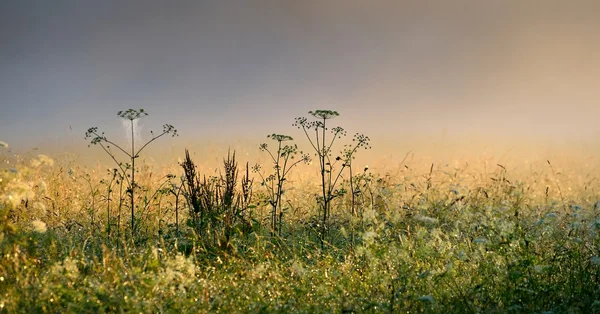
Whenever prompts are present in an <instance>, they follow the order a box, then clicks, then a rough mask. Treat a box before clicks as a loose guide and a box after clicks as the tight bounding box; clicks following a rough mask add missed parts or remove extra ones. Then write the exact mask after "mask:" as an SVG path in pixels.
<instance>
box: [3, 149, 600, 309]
mask: <svg viewBox="0 0 600 314" xmlns="http://www.w3.org/2000/svg"><path fill="white" fill-rule="evenodd" d="M2 156H5V157H1V158H2V159H3V160H2V161H3V164H5V165H7V166H6V167H5V168H3V169H2V170H0V178H1V179H2V180H1V181H0V204H1V205H0V254H1V255H0V256H1V257H0V312H7V313H14V312H52V313H56V312H60V313H65V312H70V313H86V312H93V313H97V312H142V313H150V312H168V313H172V312H185V313H190V312H191V313H194V312H225V313H230V312H249V313H260V312H265V313H271V312H283V313H287V312H306V313H322V312H326V313H329V312H338V313H339V312H345V313H349V312H356V313H371V312H373V313H374V312H394V313H404V312H407V313H419V312H424V313H474V312H485V313H532V312H537V313H541V312H546V313H565V312H570V313H596V312H600V286H599V284H600V281H599V275H600V252H599V249H600V247H599V245H598V241H599V231H600V219H599V218H600V216H599V215H600V203H599V201H600V194H599V193H598V191H599V190H598V188H599V183H598V182H597V180H595V172H594V171H595V169H596V168H594V167H591V169H590V168H584V167H583V166H581V167H580V168H576V167H575V164H573V163H571V164H570V163H569V162H568V161H561V162H556V163H554V162H553V164H552V166H553V167H554V168H550V165H549V164H548V163H547V162H546V160H540V161H537V162H531V164H530V167H529V168H528V169H525V170H524V169H523V168H524V167H520V166H519V163H518V162H515V163H514V167H509V166H507V165H501V166H500V165H498V166H496V165H494V166H493V167H492V166H490V165H489V164H487V163H486V167H485V168H483V167H479V168H478V167H475V166H474V165H475V163H473V162H472V163H471V166H465V165H464V162H462V161H461V163H458V164H459V165H460V166H452V165H442V164H440V165H437V164H436V165H434V167H430V166H431V164H426V163H416V162H413V163H410V164H407V165H406V167H404V166H405V165H404V164H401V165H399V166H398V169H393V171H388V173H381V174H378V173H369V175H368V176H366V177H365V178H363V179H362V180H361V181H360V182H361V183H360V186H361V191H360V194H358V195H357V196H356V199H355V201H356V202H357V203H356V204H355V205H356V211H357V213H358V215H352V208H351V204H350V195H345V196H343V197H339V198H336V199H335V200H333V201H332V207H331V217H330V224H329V225H328V228H327V237H326V243H325V244H326V245H325V246H324V248H323V249H322V248H321V246H322V244H321V241H320V240H321V233H322V231H321V230H322V229H321V226H319V223H320V222H321V219H320V218H316V217H320V216H318V215H319V214H320V213H321V209H320V207H319V205H318V203H317V200H316V198H315V197H314V195H315V194H318V193H319V188H320V187H319V186H318V184H315V183H310V182H315V181H316V182H318V178H317V176H316V175H315V174H314V173H313V174H307V173H306V172H305V171H306V169H311V168H299V170H298V173H297V174H296V175H295V176H294V177H292V178H290V179H289V182H286V185H288V186H289V187H288V191H287V192H286V194H285V195H284V199H283V202H282V203H283V204H286V205H285V206H283V208H282V211H283V212H284V213H285V215H284V216H283V220H282V221H281V226H282V227H281V230H280V231H281V235H280V236H276V235H273V234H272V232H271V228H270V219H271V217H270V211H271V208H270V206H269V204H264V203H260V202H258V201H260V200H261V196H260V194H261V193H264V191H261V187H260V186H255V187H254V193H255V194H254V196H255V200H256V201H257V203H259V204H258V205H257V206H250V208H249V210H248V212H246V213H244V215H245V216H244V217H243V218H244V219H245V220H244V221H246V222H250V223H251V228H247V229H243V230H242V229H241V228H240V229H235V230H237V231H236V233H235V234H234V235H233V236H232V237H231V238H230V240H229V243H227V244H226V245H223V243H216V244H214V245H211V244H210V243H209V244H207V242H206V241H203V239H199V238H198V237H197V235H196V234H195V233H194V228H193V226H189V225H187V224H186V223H185V221H186V219H187V217H188V206H187V204H186V203H185V201H181V200H180V201H181V203H180V204H178V206H179V207H180V208H183V209H184V210H182V211H181V212H180V213H179V214H180V220H181V224H180V226H179V227H180V232H179V233H178V232H176V231H175V224H174V223H175V213H174V208H175V195H174V194H173V193H158V194H155V192H154V190H155V189H157V188H158V187H159V186H160V185H161V184H163V181H164V180H163V179H161V178H164V176H163V174H162V172H164V173H181V168H179V167H178V166H177V165H175V166H173V167H171V169H166V170H164V171H162V170H161V171H156V170H154V169H153V167H151V166H149V165H145V166H144V167H145V168H144V171H140V173H139V174H137V175H136V180H137V182H139V185H140V187H141V188H140V190H139V192H136V203H137V204H142V205H144V204H145V205H144V206H143V208H145V209H144V210H139V211H136V215H137V216H136V217H134V219H136V227H135V228H136V232H137V234H136V239H135V241H133V240H132V239H131V237H130V236H129V235H128V231H129V230H128V228H130V226H129V224H127V223H123V222H127V221H128V220H129V218H130V217H129V216H128V214H129V212H130V211H128V208H127V204H128V202H127V200H128V198H127V197H128V196H127V195H125V194H122V195H120V196H119V190H118V189H117V188H113V190H112V191H110V192H109V191H108V190H107V185H106V182H108V181H110V178H111V175H110V173H108V172H106V170H104V169H100V168H98V169H88V168H83V167H79V166H77V164H76V163H75V162H74V161H73V160H69V159H67V158H62V159H60V160H51V159H49V158H47V157H45V156H37V157H35V156H27V157H26V158H25V157H18V158H17V157H14V156H8V155H7V154H4V155H2ZM7 162H8V163H7ZM560 165H566V166H564V167H560ZM570 165H573V167H572V168H571V169H569V168H567V166H570ZM307 167H308V166H307ZM559 168H560V169H559ZM302 169H304V170H302ZM506 169H509V170H506ZM511 169H516V170H511ZM303 171H304V172H303ZM101 180H104V181H103V182H104V183H101ZM343 184H347V183H346V182H345V183H343ZM291 187H293V188H291ZM153 196H154V197H153ZM109 197H110V200H111V204H112V205H111V208H110V209H109V210H110V215H107V214H106V213H107V205H108V200H109ZM120 200H121V203H122V204H121V206H122V208H121V213H120V215H121V216H122V217H121V219H122V220H121V224H120V225H118V226H117V220H116V219H117V217H118V216H119V206H118V204H119V203H120ZM123 200H124V201H123ZM107 217H111V218H110V219H111V220H110V221H107ZM109 225H111V230H112V231H111V233H110V234H109V233H108V230H109V229H108V226H109ZM218 227H219V226H218V225H217V223H215V224H214V226H213V228H214V230H208V231H207V232H209V233H210V232H213V234H216V235H217V237H216V238H217V239H218V235H219V234H218V232H219V230H218ZM353 236H354V237H353ZM217 242H218V241H217Z"/></svg>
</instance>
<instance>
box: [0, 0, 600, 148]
mask: <svg viewBox="0 0 600 314" xmlns="http://www.w3.org/2000/svg"><path fill="white" fill-rule="evenodd" d="M599 34H600V2H598V1H552V0H545V1H541V0H539V1H538V0H535V1H527V0H518V1H516V0H515V1H510V0H502V1H500V0H497V1H496V0H488V1H481V0H477V1H476V0H473V1H446V0H437V1H417V0H415V1H401V0H395V1H392V0H389V1H387V0H368V1H367V0H362V1H359V0H320V1H317V0H302V1H282V0H218V1H217V0H214V1H185V2H184V1H154V0H151V1H133V0H131V1H116V0H104V1H88V0H83V1H81V0H77V1H75V0H73V1H60V0H57V1H42V0H39V1H29V0H14V1H11V0H7V1H2V2H1V3H0V41H1V44H0V69H2V70H1V71H0V140H1V141H5V142H8V143H9V145H12V146H16V147H28V146H35V145H41V144H42V143H46V144H48V143H50V144H52V143H69V144H72V145H81V146H82V147H86V142H85V141H84V140H83V135H84V133H85V130H86V129H87V128H88V127H90V126H98V127H100V128H101V129H103V130H107V133H109V134H112V133H110V132H115V133H114V134H120V132H121V129H120V128H121V127H120V121H119V119H118V118H117V116H116V112H117V111H119V110H123V109H128V108H145V109H146V111H148V112H149V113H150V116H149V117H148V118H145V120H143V121H142V124H143V125H144V130H145V131H146V132H147V130H148V129H154V130H160V129H161V125H162V124H163V123H170V124H173V125H175V126H176V127H177V128H178V129H179V131H180V133H181V136H182V137H183V138H185V139H187V140H190V141H193V140H194V139H197V138H204V137H207V136H212V135H217V134H219V135H222V136H227V137H231V138H235V137H236V135H240V136H242V135H243V136H254V135H256V136H263V135H266V134H268V133H273V132H276V133H288V134H292V135H296V136H300V134H299V133H297V132H296V130H295V129H294V128H292V127H291V123H292V122H293V119H294V117H296V116H298V115H303V114H305V113H306V112H307V111H309V110H313V109H336V110H338V111H340V113H341V114H342V117H340V119H339V121H338V122H339V123H340V124H341V125H343V126H345V127H346V128H347V129H348V130H349V133H354V132H363V133H367V134H371V135H373V137H375V138H378V137H379V138H397V137H399V138H410V137H412V136H416V135H423V134H425V135H436V134H458V135H469V134H478V136H480V137H481V136H485V135H486V134H491V135H494V136H506V137H509V138H510V137H515V138H517V137H518V138H520V137H523V136H525V137H534V138H535V137H544V138H561V139H564V138H572V139H581V138H585V139H588V140H589V139H592V140H594V139H598V138H600V122H599V119H600V104H599V101H600V86H599V85H598V84H599V82H600V37H599ZM111 129H115V131H110V130H111Z"/></svg>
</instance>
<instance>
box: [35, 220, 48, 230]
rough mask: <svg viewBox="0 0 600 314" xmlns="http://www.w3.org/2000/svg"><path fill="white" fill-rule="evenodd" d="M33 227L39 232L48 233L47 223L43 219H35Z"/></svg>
mask: <svg viewBox="0 0 600 314" xmlns="http://www.w3.org/2000/svg"><path fill="white" fill-rule="evenodd" d="M31 227H33V231H35V232H37V233H46V231H48V227H47V226H46V223H45V222H43V221H41V220H34V221H32V222H31Z"/></svg>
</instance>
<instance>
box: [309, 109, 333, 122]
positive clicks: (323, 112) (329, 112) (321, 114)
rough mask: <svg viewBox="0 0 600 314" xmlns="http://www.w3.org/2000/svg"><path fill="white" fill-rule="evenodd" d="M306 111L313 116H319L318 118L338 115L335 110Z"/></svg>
mask: <svg viewBox="0 0 600 314" xmlns="http://www.w3.org/2000/svg"><path fill="white" fill-rule="evenodd" d="M308 113H309V114H311V115H312V116H313V117H315V118H319V119H323V120H327V119H333V118H335V117H337V116H339V115H340V114H339V113H338V112H337V111H335V110H315V111H309V112H308Z"/></svg>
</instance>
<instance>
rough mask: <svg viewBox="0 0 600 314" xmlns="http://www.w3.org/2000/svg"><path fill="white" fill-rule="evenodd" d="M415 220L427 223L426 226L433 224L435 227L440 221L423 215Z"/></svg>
mask: <svg viewBox="0 0 600 314" xmlns="http://www.w3.org/2000/svg"><path fill="white" fill-rule="evenodd" d="M415 220H417V221H420V222H423V223H426V224H432V225H435V224H437V223H438V220H437V219H436V218H433V217H427V216H421V215H418V216H415Z"/></svg>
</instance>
